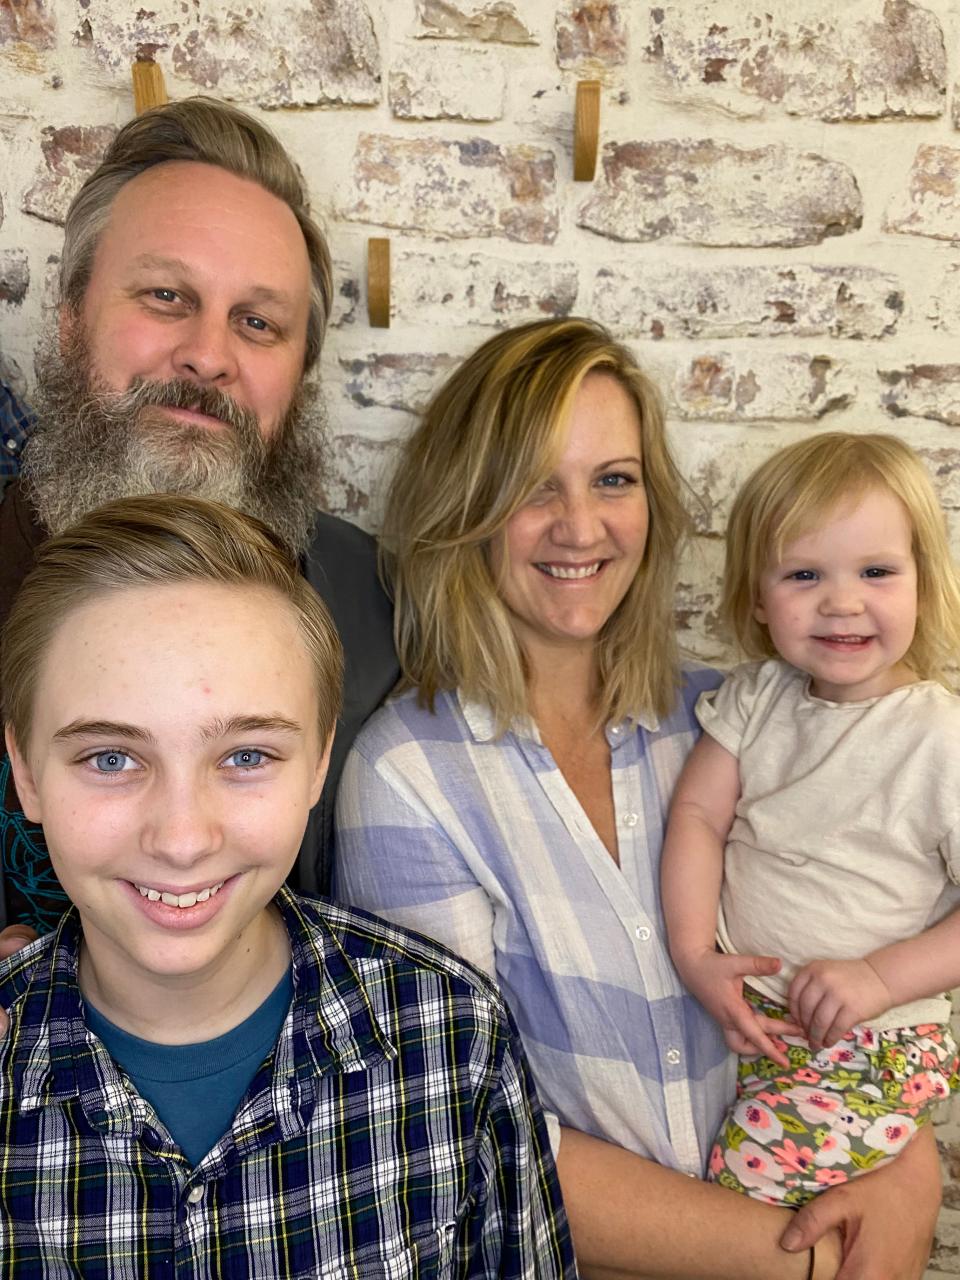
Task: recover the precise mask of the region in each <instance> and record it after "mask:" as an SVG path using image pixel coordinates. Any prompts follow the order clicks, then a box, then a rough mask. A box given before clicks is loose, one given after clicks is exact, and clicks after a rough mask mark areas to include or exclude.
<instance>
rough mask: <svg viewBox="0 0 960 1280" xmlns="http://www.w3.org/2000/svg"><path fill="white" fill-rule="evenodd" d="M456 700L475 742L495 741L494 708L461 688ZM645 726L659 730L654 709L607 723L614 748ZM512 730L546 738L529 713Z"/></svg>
mask: <svg viewBox="0 0 960 1280" xmlns="http://www.w3.org/2000/svg"><path fill="white" fill-rule="evenodd" d="M457 701H458V702H459V704H460V710H461V711H462V712H463V718H464V720H466V722H467V728H468V729H469V730H470V732H471V734H472V735H473V740H474V741H475V742H478V743H480V742H493V741H495V740H496V738H497V718H496V716H495V715H494V714H493V711H492V710H491V709H490V708H489V707H488V706H486V705H485V704H484V703H482V702H471V701H470V700H469V699H467V698H465V697H464V696H463V694H462V693H460V691H459V690H458V691H457ZM638 725H639V726H640V728H642V729H646V731H647V732H648V733H656V731H657V730H658V729H659V728H660V721H659V719H658V718H657V716H656V715H654V713H653V712H652V711H650V712H646V713H644V714H643V715H638V716H624V718H623V719H622V720H621V721H619V723H617V724H611V725H607V729H606V736H607V742H609V744H610V747H611V749H612V750H614V751H615V750H616V749H617V747H619V746H622V745H623V743H624V742H626V741H627V740H628V739H629V738H630V736H631V734H632V733H633V732H634V731H635V729H636V727H637V726H638ZM509 732H510V733H512V734H513V735H514V736H515V737H517V738H520V739H526V740H527V741H530V742H535V743H536V744H537V746H543V739H542V738H541V737H540V730H539V729H538V728H537V725H536V723H535V722H534V721H533V720H532V719H531V718H530V716H518V717H517V718H516V719H515V720H514V721H513V722H512V724H511V725H510V726H509Z"/></svg>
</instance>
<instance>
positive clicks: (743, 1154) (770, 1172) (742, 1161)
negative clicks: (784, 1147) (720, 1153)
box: [727, 1142, 783, 1196]
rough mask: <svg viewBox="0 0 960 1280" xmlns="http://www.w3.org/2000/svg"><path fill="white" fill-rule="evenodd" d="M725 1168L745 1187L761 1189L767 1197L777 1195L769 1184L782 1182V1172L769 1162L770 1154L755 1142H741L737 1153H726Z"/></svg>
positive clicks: (771, 1161)
mask: <svg viewBox="0 0 960 1280" xmlns="http://www.w3.org/2000/svg"><path fill="white" fill-rule="evenodd" d="M727 1168H728V1169H730V1171H731V1172H732V1173H734V1174H736V1176H737V1177H738V1178H739V1179H740V1181H741V1182H742V1183H743V1185H744V1186H745V1187H761V1188H763V1189H764V1190H766V1191H767V1194H768V1195H773V1196H776V1195H777V1190H776V1188H775V1187H770V1186H769V1185H768V1184H769V1183H771V1182H782V1181H783V1170H782V1169H781V1168H780V1167H779V1166H778V1164H777V1162H776V1161H775V1160H771V1158H770V1152H769V1151H767V1150H766V1149H765V1148H764V1147H761V1146H758V1145H757V1143H755V1142H741V1143H740V1149H739V1150H738V1151H728V1152H727Z"/></svg>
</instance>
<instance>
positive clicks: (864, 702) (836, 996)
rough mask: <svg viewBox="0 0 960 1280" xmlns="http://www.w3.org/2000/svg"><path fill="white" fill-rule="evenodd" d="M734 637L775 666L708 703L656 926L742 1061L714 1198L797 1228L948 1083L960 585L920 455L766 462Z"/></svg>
mask: <svg viewBox="0 0 960 1280" xmlns="http://www.w3.org/2000/svg"><path fill="white" fill-rule="evenodd" d="M724 613H725V616H726V619H727V621H728V622H729V623H730V625H731V627H732V629H733V631H734V632H735V634H736V637H737V639H738V641H739V643H740V645H741V646H742V648H743V650H744V651H745V653H746V654H747V655H748V656H750V657H752V658H755V659H759V661H754V662H750V663H747V664H745V665H743V666H741V667H738V668H737V669H736V670H735V671H733V672H732V673H731V675H730V676H729V677H728V678H727V680H726V682H725V683H724V684H723V685H722V686H721V688H720V689H718V690H716V691H715V692H710V693H705V694H703V695H702V697H701V699H700V701H699V703H698V706H697V715H698V718H699V720H700V723H701V725H702V726H703V728H704V730H705V733H704V735H703V737H702V738H701V739H700V741H699V742H698V744H697V746H696V747H695V748H694V750H693V753H692V754H691V756H690V758H689V761H688V763H687V765H686V767H685V769H684V772H683V774H682V776H681V779H680V782H679V784H678V787H677V791H676V795H675V797H674V801H673V806H672V809H671V814H670V821H669V826H668V830H667V838H666V843H665V846H664V861H663V897H664V906H665V910H666V916H667V927H668V933H669V940H670V950H671V953H672V955H673V959H674V962H675V964H676V966H677V969H678V971H679V973H680V975H681V977H682V978H683V980H684V982H685V983H686V985H687V986H688V987H689V989H690V990H691V991H692V992H693V993H694V995H695V996H696V997H697V998H698V999H699V1000H700V1001H701V1002H702V1003H703V1004H704V1005H705V1006H706V1008H707V1009H709V1011H710V1012H711V1013H712V1014H713V1016H714V1017H715V1018H716V1019H717V1020H718V1022H719V1023H720V1025H721V1027H722V1028H723V1031H724V1034H725V1036H726V1040H727V1043H728V1044H729V1046H730V1047H731V1049H733V1050H735V1051H736V1052H738V1053H739V1054H741V1055H742V1056H741V1062H740V1069H739V1084H738V1092H737V1100H736V1102H735V1103H734V1105H733V1106H732V1108H731V1109H730V1111H729V1112H728V1114H727V1116H726V1118H725V1121H724V1123H723V1126H722V1128H721V1131H720V1134H719V1136H718V1140H717V1143H716V1145H715V1147H714V1149H713V1153H712V1155H711V1158H710V1169H709V1174H708V1176H709V1177H711V1178H713V1179H715V1180H716V1181H718V1182H720V1183H722V1184H723V1185H725V1186H729V1187H732V1188H734V1189H735V1190H738V1191H742V1192H745V1193H746V1194H748V1195H751V1196H754V1197H756V1198H758V1199H762V1200H768V1201H771V1202H774V1203H781V1204H787V1205H799V1204H802V1203H804V1202H805V1201H806V1200H809V1199H810V1198H811V1197H812V1196H813V1195H815V1194H816V1193H817V1192H819V1191H821V1190H823V1189H824V1188H825V1187H829V1186H832V1185H834V1184H835V1183H839V1182H845V1181H846V1180H847V1179H848V1178H850V1177H853V1176H855V1175H856V1174H858V1173H862V1172H865V1171H866V1170H868V1169H872V1168H874V1167H875V1166H876V1165H878V1164H880V1163H882V1162H884V1161H885V1160H887V1159H889V1158H891V1157H892V1156H894V1155H895V1154H896V1153H897V1151H899V1150H900V1149H901V1148H902V1147H903V1146H904V1145H905V1144H906V1143H907V1142H908V1141H909V1140H910V1138H911V1137H912V1135H913V1134H914V1133H915V1132H916V1130H917V1127H918V1126H919V1125H921V1124H923V1123H925V1122H926V1121H927V1120H928V1119H929V1116H930V1109H931V1107H932V1106H933V1104H934V1103H936V1102H937V1101H939V1100H940V1099H941V1098H943V1097H945V1096H946V1095H947V1094H948V1092H949V1090H950V1088H951V1087H952V1086H953V1085H954V1084H955V1083H956V1072H957V1046H956V1044H955V1043H954V1040H953V1037H952V1036H951V1034H950V1031H949V1029H948V1027H947V1020H948V1017H949V1011H950V1005H949V1000H948V997H947V995H946V994H944V992H945V991H947V990H948V989H949V988H951V987H953V986H955V985H957V984H958V983H960V913H956V912H954V910H953V908H954V907H955V906H956V905H957V904H958V903H960V892H958V890H957V887H956V886H957V883H958V881H960V785H958V778H957V777H956V775H955V774H954V772H953V769H954V767H955V762H956V761H958V760H960V698H957V697H956V696H955V695H954V694H953V693H952V692H950V690H949V689H948V688H947V687H946V684H945V678H944V667H945V665H946V664H947V663H948V662H950V661H951V660H955V659H956V658H957V656H958V655H960V582H958V577H957V573H956V570H955V568H954V566H953V564H952V562H951V559H950V552H949V548H948V545H947V538H946V530H945V526H944V520H943V516H942V513H941V511H940V508H939V506H938V503H937V500H936V497H935V495H934V493H933V489H932V487H931V484H930V481H929V479H928V477H927V474H926V472H925V470H924V468H923V465H922V464H921V462H920V460H919V459H918V458H917V456H916V454H914V453H913V452H912V451H911V450H910V449H909V448H908V447H907V446H906V445H905V444H903V443H902V442H901V441H899V440H897V439H895V438H893V437H891V436H884V435H860V436H857V435H845V434H839V433H834V434H827V435H820V436H816V437H814V438H812V439H809V440H804V441H802V442H800V443H799V444H795V445H792V446H790V447H789V448H786V449H783V450H782V451H781V452H779V453H777V454H776V455H774V456H773V457H772V458H770V459H769V460H768V461H767V462H765V463H764V464H763V465H762V466H761V467H759V468H758V469H757V471H755V472H754V474H753V475H752V476H751V477H750V478H749V480H748V481H747V483H746V484H745V486H744V487H743V489H742V491H741V493H740V494H739V496H738V498H737V500H736V503H735V505H734V508H733V512H732V514H731V518H730V525H729V529H728V533H727V564H726V579H725V587H724ZM718 907H719V913H718ZM718 920H719V923H718ZM715 939H716V941H717V942H718V943H719V950H718V949H716V947H715Z"/></svg>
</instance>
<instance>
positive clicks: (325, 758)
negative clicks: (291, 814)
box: [310, 729, 336, 809]
mask: <svg viewBox="0 0 960 1280" xmlns="http://www.w3.org/2000/svg"><path fill="white" fill-rule="evenodd" d="M335 733H336V729H332V730H331V731H330V736H329V737H328V738H327V741H326V743H325V744H324V748H323V751H322V752H321V754H320V759H319V760H318V761H317V771H316V773H315V774H314V775H313V782H312V783H311V786H310V808H311V809H312V808H313V806H314V805H315V804H316V803H317V801H318V800H319V799H320V792H321V791H322V790H323V784H324V782H325V781H326V777H327V770H328V769H329V768H330V752H331V751H332V750H333V736H334V734H335Z"/></svg>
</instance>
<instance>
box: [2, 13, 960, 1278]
mask: <svg viewBox="0 0 960 1280" xmlns="http://www.w3.org/2000/svg"><path fill="white" fill-rule="evenodd" d="M138 54H139V55H141V56H152V57H155V59H156V61H157V62H158V63H159V65H160V66H161V67H162V68H163V71H164V74H165V76H166V80H167V86H168V90H169V92H170V94H171V95H172V96H184V95H186V94H190V93H194V92H199V91H203V92H208V93H212V94H215V95H219V96H222V97H225V98H229V99H231V100H233V101H235V102H238V103H240V104H242V105H244V106H246V107H248V108H249V109H250V110H252V111H254V112H256V113H258V114H262V115H263V116H264V118H265V119H266V120H267V121H268V122H269V123H270V124H271V125H272V126H273V128H274V129H275V130H276V131H277V132H278V133H279V135H280V136H281V138H282V139H283V141H284V142H285V143H286V144H287V145H288V146H289V148H290V149H291V151H292V152H293V154H294V155H295V156H297V157H298V158H299V160H300V162H301V164H302V166H303V169H304V172H305V174H306V176H307V179H308V181H309V183H310V186H311V189H312V191H313V194H314V198H315V204H316V207H317V209H318V211H319V212H320V213H321V215H322V217H323V219H324V221H325V223H326V226H327V228H328V232H329V236H330V240H331V244H332V248H333V253H334V258H335V261H336V264H337V274H338V298H337V307H336V313H335V318H334V327H333V329H332V330H331V334H330V339H329V342H328V344H327V348H326V351H325V354H324V360H323V368H322V377H323V380H324V383H325V386H326V393H327V399H328V403H329V408H330V416H331V422H332V427H333V433H334V440H333V450H332V472H331V475H330V478H329V483H328V502H329V506H330V508H331V509H332V510H334V511H337V512H340V513H342V514H344V515H346V516H347V517H349V518H350V519H353V520H356V521H358V522H359V523H361V524H363V525H365V526H367V527H369V528H375V527H376V524H377V518H378V512H379V509H380V495H381V480H382V475H383V471H384V468H385V467H387V466H388V465H389V461H390V458H391V456H392V448H391V446H392V443H393V442H394V441H396V440H397V439H398V438H399V437H401V436H402V435H403V433H404V432H405V431H407V430H408V429H409V427H410V425H411V423H412V422H413V420H414V414H415V412H416V409H417V406H418V405H420V404H421V403H422V402H423V400H424V398H425V397H426V396H427V395H428V394H429V392H430V390H431V389H432V388H433V387H434V386H435V385H436V384H437V383H438V381H439V380H440V379H442V378H443V377H444V376H445V374H446V373H447V372H448V371H449V370H450V369H451V368H453V367H454V366H455V364H456V362H457V359H458V358H459V357H460V356H461V355H463V354H464V353H465V352H467V351H469V350H470V349H471V348H472V347H473V346H475V345H476V344H477V343H479V342H480V341H482V340H483V338H484V337H486V336H487V335H489V334H490V333H491V332H492V331H493V330H494V329H496V328H498V327H502V326H504V325H508V324H512V323H515V322H517V321H521V320H526V319H531V318H535V317H538V316H562V315H568V314H572V313H580V314H585V315H593V316H596V317H597V318H599V319H601V320H602V321H603V322H604V323H605V324H607V325H609V326H610V327H611V328H612V329H613V330H614V331H615V332H616V333H618V334H619V335H620V336H622V337H623V338H625V339H626V340H627V341H629V342H630V343H631V344H632V345H633V346H634V347H635V349H636V350H637V352H638V354H639V356H640V358H641V360H642V361H643V362H644V364H645V365H646V367H647V368H648V369H649V371H650V372H651V373H652V374H653V375H654V376H655V378H656V379H657V380H658V382H659V383H660V385H661V387H662V388H663V390H664V393H665V395H666V397H667V402H668V405H669V409H670V418H671V424H672V425H671V430H672V435H673V439H674V442H675V446H676V451H677V454H678V456H679V458H680V460H681V462H682V465H683V468H684V471H685V473H686V475H687V477H688V478H689V480H690V482H691V484H692V486H693V488H694V490H695V491H696V493H697V495H698V496H699V500H700V501H699V503H698V504H697V506H696V512H695V514H696V521H697V529H698V536H697V538H696V540H695V545H694V546H693V547H692V548H691V551H690V554H689V556H688V557H687V561H686V565H685V571H684V574H683V583H682V588H681V593H680V600H679V605H678V625H679V626H680V629H681V634H682V636H683V639H684V641H685V643H687V644H688V645H689V647H690V648H691V649H692V650H693V651H694V652H696V653H697V654H699V655H700V656H702V657H706V658H711V659H720V660H723V659H724V658H725V657H726V656H728V652H729V651H728V649H727V647H726V645H725V642H724V638H723V636H722V635H721V634H720V632H719V628H718V625H717V620H716V595H717V575H718V571H719V566H720V563H721V552H722V546H721V536H722V532H723V526H724V521H725V518H726V512H727V509H728V505H729V501H730V498H731V495H732V494H733V492H734V491H735V489H736V487H737V485H738V484H739V482H740V480H741V478H742V477H743V476H744V474H745V473H746V472H747V471H748V470H749V469H750V468H752V467H753V466H754V465H755V464H756V463H757V462H758V461H759V460H760V459H762V458H763V457H764V456H765V455H767V454H768V453H769V452H771V451H772V450H773V449H775V448H777V447H778V446H779V445H781V444H783V443H786V442H789V441H792V440H795V439H797V438H799V437H801V436H804V435H806V434H809V433H810V432H813V431H817V430H822V429H832V428H842V429H852V430H860V429H862V430H873V429H881V430H891V431H895V432H897V433H898V434H901V435H903V436H904V438H905V439H907V440H909V441H910V442H911V443H912V444H914V445H915V446H916V447H917V448H918V449H919V450H920V451H921V452H922V453H923V455H924V457H925V458H926V459H927V460H928V462H929V464H930V466H931V469H932V470H933V473H934V475H935V478H936V483H937V485H938V489H939V492H940V495H941V498H942V501H943V503H944V506H945V507H946V509H947V511H948V514H949V517H950V520H951V524H952V527H953V528H954V529H955V531H956V534H957V538H958V549H960V436H958V435H957V433H956V428H957V427H958V426H960V352H958V349H957V340H958V335H960V84H958V82H960V4H958V3H956V2H955V0H929V2H928V3H925V4H921V3H917V4H911V3H908V2H907V0H886V2H885V3H884V0H845V2H844V3H842V4H838V3H836V0H829V3H827V2H823V0H765V3H763V4H758V3H757V4H755V3H752V0H677V2H675V3H669V2H668V0H664V2H663V3H660V4H656V5H653V4H649V3H641V2H640V0H621V2H620V3H613V2H609V0H580V2H578V0H561V2H560V3H554V2H551V0H245V2H244V3H243V4H239V5H237V4H233V3H228V2H227V0H151V4H150V5H149V7H147V6H144V7H140V8H138V7H136V6H134V5H133V4H123V3H119V0H0V157H2V164H0V359H2V361H3V366H4V369H5V370H6V372H7V373H8V375H9V376H11V377H12V378H13V379H14V381H15V383H16V384H17V385H18V386H20V387H21V389H22V390H24V391H26V392H27V393H29V389H30V386H31V383H32V380H33V352H34V349H35V345H36V341H37V337H38V334H39V333H40V331H41V329H42V327H43V326H44V325H45V324H46V323H48V322H49V318H50V313H51V309H52V307H53V305H54V303H55V296H54V292H53V281H54V278H55V270H56V262H57V255H58V252H59V248H60V241H61V223H62V218H63V214H64V210H65V208H66V205H67V203H68V201H69V199H70V197H71V195H72V194H73V192H74V191H75V189H76V187H77V185H78V184H79V182H80V180H81V179H82V177H83V175H84V174H85V173H86V172H88V171H89V169H90V167H91V166H92V165H93V164H94V163H95V162H96V158H97V156H98V155H99V153H100V152H101V150H102V148H103V146H104V145H105V143H106V141H107V140H108V138H109V137H110V136H111V134H112V132H113V130H114V129H115V128H116V127H117V126H118V125H119V124H121V123H123V122H124V121H126V120H127V119H128V118H129V117H130V115H131V114H132V111H133V104H132V97H131V92H130V71H129V68H130V63H131V61H132V60H133V59H134V58H135V57H136V56H137V55H138ZM581 77H590V78H599V79H600V80H601V81H602V82H603V91H602V117H601V131H602V132H601V137H602V144H603V147H602V152H601V158H600V163H599V165H598V171H597V178H596V181H595V182H594V183H592V184H585V183H574V182H573V180H572V124H573V102H574V92H575V86H576V81H577V79H578V78H581ZM385 234H386V235H390V236H391V237H392V239H393V245H392V248H393V274H394V290H393V318H392V327H391V328H390V329H389V330H378V329H371V328H370V327H369V325H368V323H367V320H366V296H365V289H366V286H365V279H364V262H365V248H366V238H367V236H368V235H385ZM939 1132H940V1137H941V1145H942V1148H943V1153H944V1162H945V1169H946V1170H947V1173H948V1178H949V1181H948V1186H947V1191H946V1207H945V1209H944V1212H943V1217H942V1224H941V1230H940V1233H939V1238H938V1241H937V1245H936V1248H935V1252H934V1256H933V1259H932V1262H931V1266H932V1267H933V1268H934V1269H933V1270H932V1271H931V1272H930V1275H931V1276H933V1275H957V1274H960V1105H957V1104H955V1113H954V1114H953V1115H947V1116H946V1117H945V1118H944V1120H943V1122H942V1123H941V1125H940V1127H939Z"/></svg>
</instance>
